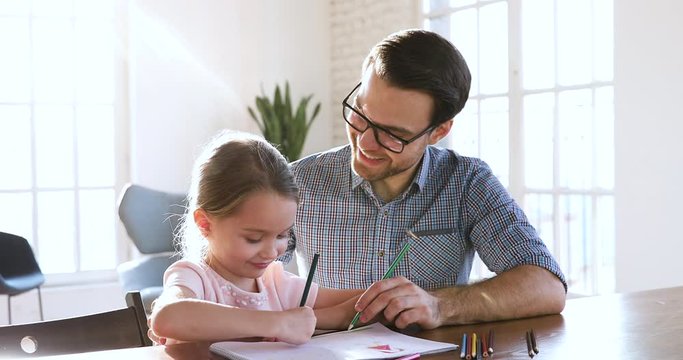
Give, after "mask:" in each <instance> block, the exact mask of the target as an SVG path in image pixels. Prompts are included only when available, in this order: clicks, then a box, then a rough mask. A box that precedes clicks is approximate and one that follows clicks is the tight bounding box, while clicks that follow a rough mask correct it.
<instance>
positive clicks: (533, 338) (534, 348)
mask: <svg viewBox="0 0 683 360" xmlns="http://www.w3.org/2000/svg"><path fill="white" fill-rule="evenodd" d="M529 335H530V337H531V348H532V349H533V350H534V352H535V353H536V354H538V353H539V352H540V351H538V345H536V334H534V329H533V328H532V329H531V331H529Z"/></svg>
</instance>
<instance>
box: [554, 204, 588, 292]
mask: <svg viewBox="0 0 683 360" xmlns="http://www.w3.org/2000/svg"><path fill="white" fill-rule="evenodd" d="M559 211H560V214H559V215H560V224H559V226H560V238H561V242H562V256H561V262H562V264H564V274H565V276H566V277H567V282H568V283H569V287H570V291H572V292H577V293H591V292H592V286H593V284H592V282H591V278H590V277H589V276H588V274H589V270H590V271H595V270H596V269H591V264H592V263H593V256H594V252H593V251H592V244H593V241H594V240H593V236H592V229H593V221H592V219H593V214H592V206H591V198H590V196H582V195H568V196H564V195H563V196H560V207H559Z"/></svg>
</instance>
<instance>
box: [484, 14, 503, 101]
mask: <svg viewBox="0 0 683 360" xmlns="http://www.w3.org/2000/svg"><path fill="white" fill-rule="evenodd" d="M507 20H508V16H507V2H498V3H493V4H491V5H486V6H482V7H481V9H480V10H479V38H480V44H481V47H480V58H479V64H480V65H479V66H480V71H479V77H480V80H479V81H480V83H479V86H480V91H481V92H482V93H484V94H499V93H506V92H507V91H508V41H507V38H508V37H507V35H508V31H507V27H508V21H507Z"/></svg>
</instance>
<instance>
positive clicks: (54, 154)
mask: <svg viewBox="0 0 683 360" xmlns="http://www.w3.org/2000/svg"><path fill="white" fill-rule="evenodd" d="M35 109H36V110H35V123H36V182H37V184H38V186H39V187H65V186H73V185H74V148H73V146H74V129H73V126H74V125H73V110H72V107H71V106H60V105H43V106H36V107H35Z"/></svg>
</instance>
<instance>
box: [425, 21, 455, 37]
mask: <svg viewBox="0 0 683 360" xmlns="http://www.w3.org/2000/svg"><path fill="white" fill-rule="evenodd" d="M425 23H426V24H428V25H427V26H426V27H425V29H427V30H430V31H433V32H435V33H437V34H439V35H441V36H443V37H445V38H448V34H449V33H450V30H451V28H450V25H451V24H450V16H439V17H435V18H432V19H430V20H429V21H425Z"/></svg>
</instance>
